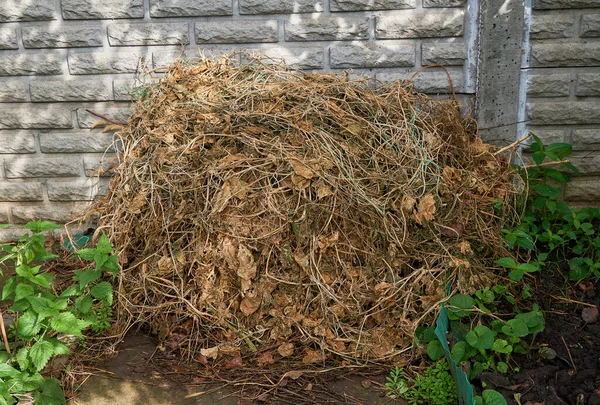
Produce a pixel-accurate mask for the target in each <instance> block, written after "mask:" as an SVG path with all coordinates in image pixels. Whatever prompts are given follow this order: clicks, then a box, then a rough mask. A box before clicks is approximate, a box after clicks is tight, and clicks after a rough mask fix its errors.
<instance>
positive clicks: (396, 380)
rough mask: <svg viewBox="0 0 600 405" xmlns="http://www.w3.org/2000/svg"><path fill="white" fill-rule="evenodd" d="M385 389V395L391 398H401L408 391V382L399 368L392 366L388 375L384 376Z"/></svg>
mask: <svg viewBox="0 0 600 405" xmlns="http://www.w3.org/2000/svg"><path fill="white" fill-rule="evenodd" d="M385 381H386V382H385V389H386V390H387V396H388V397H390V398H393V399H396V398H402V396H403V395H404V394H406V393H407V392H408V382H407V381H406V375H405V374H404V371H402V369H401V368H398V367H396V368H393V369H392V371H390V375H389V376H388V377H386V378H385Z"/></svg>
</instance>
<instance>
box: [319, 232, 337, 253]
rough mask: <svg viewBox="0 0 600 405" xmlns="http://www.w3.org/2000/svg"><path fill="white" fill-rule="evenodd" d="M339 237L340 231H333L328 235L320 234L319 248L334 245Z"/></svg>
mask: <svg viewBox="0 0 600 405" xmlns="http://www.w3.org/2000/svg"><path fill="white" fill-rule="evenodd" d="M339 238H340V233H339V232H338V231H335V232H333V233H332V234H331V235H329V236H320V237H319V249H321V250H326V249H327V248H330V247H332V246H334V245H335V244H336V243H337V241H338V239H339Z"/></svg>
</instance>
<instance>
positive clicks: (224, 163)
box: [217, 153, 246, 170]
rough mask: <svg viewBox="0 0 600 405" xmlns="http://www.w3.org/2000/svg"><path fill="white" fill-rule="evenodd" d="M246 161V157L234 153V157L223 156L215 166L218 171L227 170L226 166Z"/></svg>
mask: <svg viewBox="0 0 600 405" xmlns="http://www.w3.org/2000/svg"><path fill="white" fill-rule="evenodd" d="M245 159H246V155H244V154H242V153H236V154H235V155H229V156H225V157H224V158H223V159H221V160H220V161H219V165H218V166H217V167H218V168H219V169H220V170H222V169H225V168H227V167H228V166H235V165H234V163H238V162H240V161H243V160H245Z"/></svg>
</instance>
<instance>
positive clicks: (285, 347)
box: [277, 343, 294, 357]
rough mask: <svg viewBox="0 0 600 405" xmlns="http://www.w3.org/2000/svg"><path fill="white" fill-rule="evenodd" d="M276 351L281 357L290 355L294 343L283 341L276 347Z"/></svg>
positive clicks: (292, 352) (292, 351)
mask: <svg viewBox="0 0 600 405" xmlns="http://www.w3.org/2000/svg"><path fill="white" fill-rule="evenodd" d="M277 353H279V355H280V356H281V357H290V356H291V355H293V354H294V344H293V343H284V344H282V345H281V346H279V347H278V348H277Z"/></svg>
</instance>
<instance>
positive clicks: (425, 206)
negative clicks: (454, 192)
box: [415, 194, 435, 225]
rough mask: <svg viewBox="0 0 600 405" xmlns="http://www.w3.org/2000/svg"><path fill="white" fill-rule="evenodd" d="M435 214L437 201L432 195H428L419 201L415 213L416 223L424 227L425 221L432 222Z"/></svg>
mask: <svg viewBox="0 0 600 405" xmlns="http://www.w3.org/2000/svg"><path fill="white" fill-rule="evenodd" d="M433 214H435V200H434V199H433V196H432V195H431V194H426V195H425V197H423V198H421V200H420V201H419V206H418V207H417V212H415V221H417V223H418V224H419V225H422V224H423V222H424V221H431V220H432V219H433Z"/></svg>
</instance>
